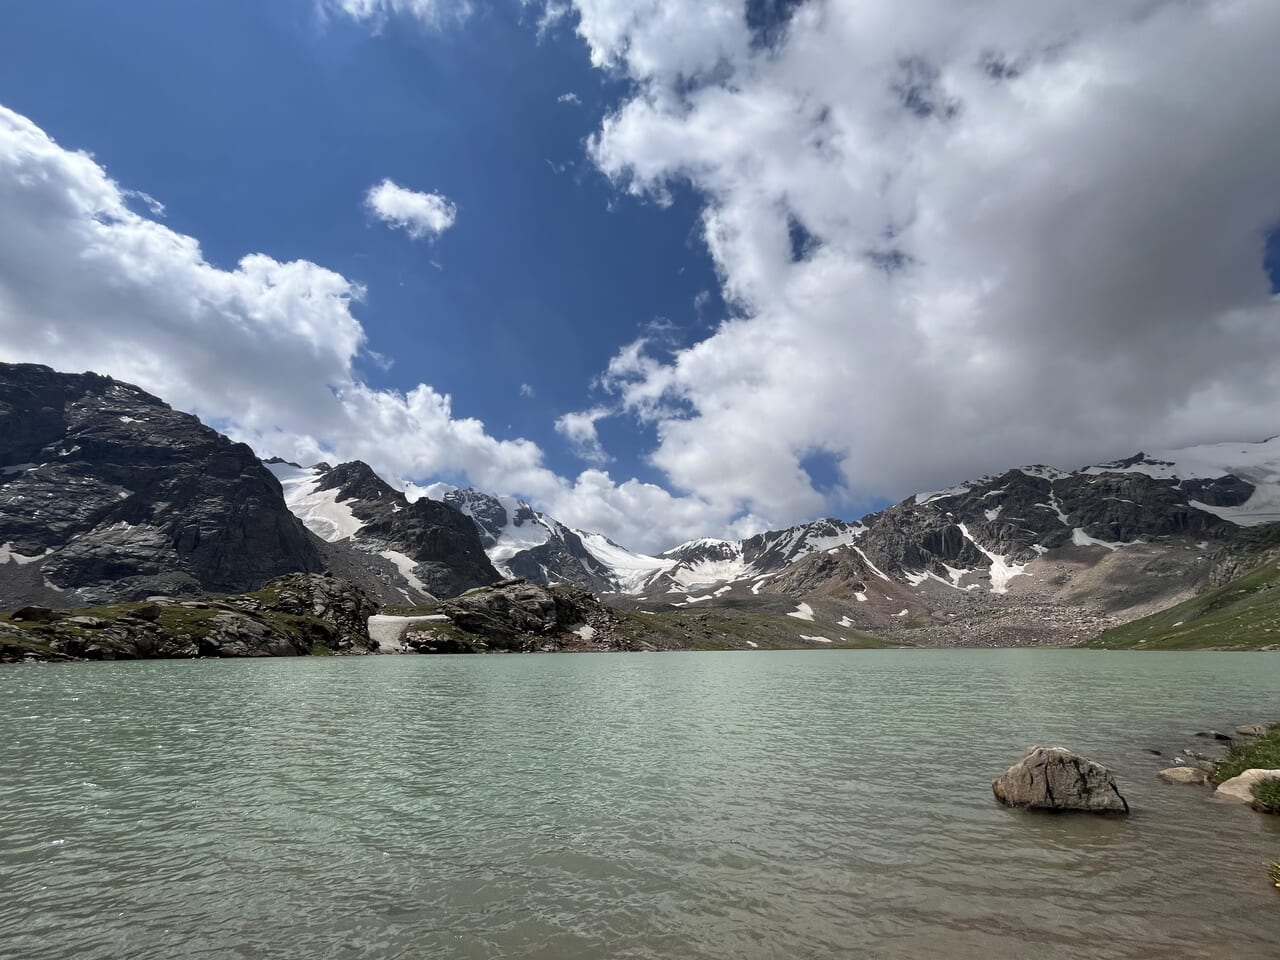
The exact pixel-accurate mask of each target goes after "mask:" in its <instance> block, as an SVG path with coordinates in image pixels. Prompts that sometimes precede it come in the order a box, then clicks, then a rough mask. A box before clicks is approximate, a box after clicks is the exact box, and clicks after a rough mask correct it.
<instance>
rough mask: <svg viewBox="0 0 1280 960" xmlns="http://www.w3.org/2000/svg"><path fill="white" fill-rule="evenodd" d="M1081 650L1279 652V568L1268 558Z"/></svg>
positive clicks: (1117, 628)
mask: <svg viewBox="0 0 1280 960" xmlns="http://www.w3.org/2000/svg"><path fill="white" fill-rule="evenodd" d="M1085 646H1088V647H1098V648H1103V649H1108V650H1262V649H1266V648H1271V647H1274V648H1276V649H1280V565H1278V564H1277V563H1276V562H1275V561H1274V560H1268V561H1267V562H1265V563H1263V564H1262V565H1261V566H1258V567H1255V568H1254V569H1253V570H1251V571H1249V572H1248V573H1246V574H1244V575H1242V576H1239V577H1236V578H1235V579H1234V580H1229V581H1228V582H1227V583H1225V584H1223V585H1222V586H1220V587H1216V588H1214V589H1212V590H1206V591H1205V592H1204V593H1201V594H1198V595H1196V596H1194V597H1192V598H1191V599H1190V600H1185V601H1183V602H1182V603H1179V604H1177V605H1176V606H1173V607H1170V608H1169V609H1168V610H1161V611H1160V612H1159V613H1153V614H1152V615H1151V616H1149V617H1143V618H1142V619H1141V620H1134V621H1133V622H1132V623H1126V624H1124V625H1123V626H1119V627H1113V628H1112V629H1110V630H1108V631H1106V632H1105V633H1102V634H1100V635H1099V636H1097V637H1095V638H1094V639H1093V640H1090V641H1088V642H1087V643H1086V644H1085Z"/></svg>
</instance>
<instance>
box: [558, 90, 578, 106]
mask: <svg viewBox="0 0 1280 960" xmlns="http://www.w3.org/2000/svg"><path fill="white" fill-rule="evenodd" d="M556 103H574V104H578V103H582V98H581V97H579V96H578V95H577V94H576V93H572V92H570V93H562V94H560V96H558V97H556Z"/></svg>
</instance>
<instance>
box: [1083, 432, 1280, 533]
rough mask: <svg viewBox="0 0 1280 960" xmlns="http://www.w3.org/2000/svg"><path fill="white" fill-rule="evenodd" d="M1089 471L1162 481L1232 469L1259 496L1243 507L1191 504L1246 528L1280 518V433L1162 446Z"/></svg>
mask: <svg viewBox="0 0 1280 960" xmlns="http://www.w3.org/2000/svg"><path fill="white" fill-rule="evenodd" d="M1082 472H1083V473H1092V474H1098V473H1144V474H1146V475H1147V476H1149V477H1154V478H1155V479H1157V480H1180V481H1181V480H1212V479H1216V478H1218V477H1224V476H1227V475H1228V474H1231V475H1232V476H1236V477H1239V478H1240V479H1241V480H1244V481H1247V482H1248V483H1251V484H1253V486H1254V488H1255V489H1254V491H1253V495H1252V496H1251V497H1250V498H1249V499H1248V500H1247V501H1245V502H1244V503H1243V504H1241V505H1240V506H1237V507H1215V506H1211V505H1209V504H1206V503H1201V502H1199V501H1194V500H1193V501H1192V502H1191V505H1192V506H1193V507H1195V508H1196V509H1197V510H1203V511H1205V512H1206V513H1212V514H1215V515H1216V516H1219V517H1222V519H1224V520H1229V521H1231V522H1232V523H1235V524H1238V525H1240V526H1244V527H1250V526H1256V525H1258V524H1262V523H1272V522H1274V521H1276V520H1280V436H1278V437H1271V438H1270V439H1268V440H1264V441H1262V442H1261V443H1251V442H1248V441H1243V442H1239V443H1206V444H1201V445H1200V446H1195V447H1184V448H1183V449H1181V450H1157V451H1154V452H1152V453H1149V454H1146V455H1144V456H1142V457H1141V458H1140V459H1133V460H1119V461H1115V462H1113V463H1103V464H1098V465H1096V466H1092V467H1086V468H1085V469H1084V470H1083V471H1082Z"/></svg>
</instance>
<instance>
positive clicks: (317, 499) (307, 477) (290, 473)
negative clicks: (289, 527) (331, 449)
mask: <svg viewBox="0 0 1280 960" xmlns="http://www.w3.org/2000/svg"><path fill="white" fill-rule="evenodd" d="M267 469H269V470H270V471H271V472H272V473H274V474H275V475H276V479H277V480H279V481H280V486H282V487H283V488H284V502H285V505H286V506H287V507H288V508H289V510H290V512H291V513H292V514H293V515H294V516H295V517H297V518H298V519H299V520H301V521H302V523H303V525H304V526H306V528H307V529H308V530H310V531H311V532H312V533H314V534H315V535H316V536H317V537H319V538H320V539H321V540H327V541H329V542H330V543H334V542H336V541H338V540H347V539H350V538H351V537H353V536H355V535H356V533H357V532H359V530H360V528H361V527H362V526H364V524H363V523H362V522H361V521H360V520H358V519H356V516H355V514H354V513H352V512H351V507H350V506H349V505H348V504H346V503H340V502H339V501H338V491H337V490H336V489H334V490H319V489H317V487H318V486H319V485H320V478H321V473H320V471H318V470H315V469H312V468H309V467H295V466H293V465H292V464H288V463H269V464H267Z"/></svg>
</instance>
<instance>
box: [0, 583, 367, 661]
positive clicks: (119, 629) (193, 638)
mask: <svg viewBox="0 0 1280 960" xmlns="http://www.w3.org/2000/svg"><path fill="white" fill-rule="evenodd" d="M375 612H376V608H375V607H374V605H373V603H372V602H371V601H370V600H369V598H368V597H366V596H365V595H364V594H363V593H362V592H361V591H360V590H359V589H358V588H356V587H353V586H352V585H351V584H349V583H345V582H344V581H341V580H337V579H335V578H333V577H327V576H322V575H319V574H294V575H290V576H287V577H283V578H281V579H278V580H273V581H271V582H270V583H269V584H267V585H266V587H264V588H263V589H262V590H260V591H258V592H256V593H252V594H244V595H239V596H226V597H218V598H210V599H207V600H203V599H202V600H180V599H176V598H173V597H152V598H150V599H149V600H146V601H143V602H140V603H123V604H113V605H110V606H105V607H95V608H90V609H89V610H88V611H86V612H85V613H83V614H79V615H71V614H67V613H58V612H56V611H51V612H50V613H51V616H49V617H48V618H46V617H44V616H40V617H37V618H34V619H26V618H23V619H21V620H19V619H16V618H12V617H11V618H10V619H9V620H8V621H4V620H0V660H21V659H27V658H36V659H84V660H140V659H161V658H187V657H288V656H303V655H306V654H311V653H316V652H330V653H371V652H375V651H376V650H377V646H378V645H377V644H376V643H375V642H374V641H373V640H371V639H370V637H369V631H368V620H369V617H370V616H371V615H373V614H374V613H375Z"/></svg>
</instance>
